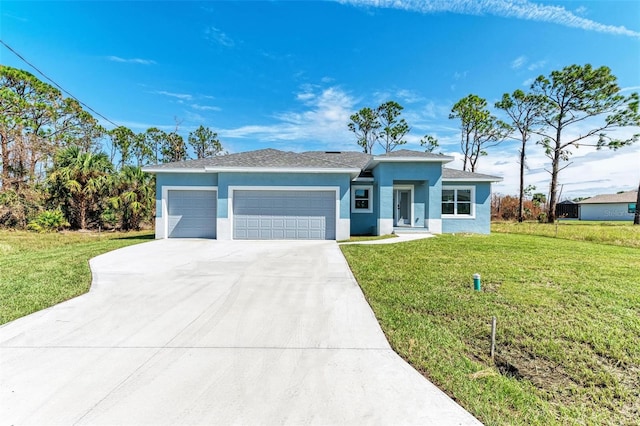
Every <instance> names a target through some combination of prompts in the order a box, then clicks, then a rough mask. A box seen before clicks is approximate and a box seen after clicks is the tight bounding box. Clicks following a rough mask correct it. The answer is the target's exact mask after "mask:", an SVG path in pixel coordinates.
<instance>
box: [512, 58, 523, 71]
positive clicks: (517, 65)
mask: <svg viewBox="0 0 640 426" xmlns="http://www.w3.org/2000/svg"><path fill="white" fill-rule="evenodd" d="M526 63H527V57H526V56H524V55H522V56H518V57H517V58H516V59H514V60H513V61H512V62H511V68H512V69H514V70H517V69H519V68H522V66H523V65H524V64H526Z"/></svg>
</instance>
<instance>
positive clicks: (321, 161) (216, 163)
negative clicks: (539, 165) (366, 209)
mask: <svg viewBox="0 0 640 426" xmlns="http://www.w3.org/2000/svg"><path fill="white" fill-rule="evenodd" d="M373 157H374V156H372V155H370V154H365V153H363V152H358V151H307V152H301V153H296V152H289V151H280V150H277V149H272V148H267V149H259V150H256V151H248V152H239V153H237V154H227V155H220V156H217V157H211V158H201V159H198V160H186V161H178V162H175V163H165V164H157V165H154V166H147V167H145V168H144V169H146V170H147V171H149V170H150V171H153V172H161V171H163V170H167V171H179V170H185V171H189V170H202V171H204V169H210V168H261V169H265V168H273V169H278V168H283V169H296V168H299V169H328V170H330V169H359V170H363V169H364V168H365V167H366V166H367V164H369V162H370V161H371V160H372V159H373ZM377 157H387V158H427V159H431V158H433V159H436V160H441V159H443V158H444V159H448V158H449V157H446V156H443V155H440V154H431V153H428V152H420V151H410V150H408V149H401V150H398V151H392V152H389V153H387V154H383V155H380V156H377ZM442 176H443V179H444V180H447V179H457V180H462V179H467V180H470V181H473V180H487V181H499V180H502V178H499V177H497V176H490V175H483V174H480V173H470V172H463V171H461V170H453V169H447V168H443V169H442Z"/></svg>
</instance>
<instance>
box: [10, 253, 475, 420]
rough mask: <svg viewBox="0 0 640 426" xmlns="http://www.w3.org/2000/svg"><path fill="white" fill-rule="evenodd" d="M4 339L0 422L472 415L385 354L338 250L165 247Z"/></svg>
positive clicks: (118, 257)
mask: <svg viewBox="0 0 640 426" xmlns="http://www.w3.org/2000/svg"><path fill="white" fill-rule="evenodd" d="M91 266H92V270H93V272H94V282H93V286H92V289H91V291H90V292H89V293H88V294H86V295H84V296H81V297H78V298H76V299H73V300H70V301H68V302H65V303H62V304H59V305H57V306H54V307H52V308H50V309H47V310H44V311H41V312H38V313H35V314H32V315H29V316H27V317H24V318H21V319H18V320H16V321H13V322H11V323H8V324H5V325H4V326H2V327H0V424H3V425H5V424H6V425H24V424H39V425H42V424H47V425H48V424H64V425H76V424H91V425H107V424H109V425H113V424H119V425H124V424H135V425H141V424H149V425H151V424H153V425H176V424H296V425H305V424H421V425H427V424H437V425H473V424H479V423H478V422H477V420H476V419H475V418H473V417H472V416H471V415H470V414H469V413H467V412H466V411H465V410H463V409H462V408H461V407H460V406H458V405H457V404H456V403H455V402H453V401H452V400H451V399H450V398H449V397H447V396H446V395H445V394H444V393H442V392H441V391H440V390H439V389H437V388H436V387H435V386H433V385H432V384H431V383H430V382H429V381H427V380H426V379H424V377H423V376H421V375H420V374H419V373H418V372H416V371H415V370H414V369H413V368H411V367H410V366H409V365H408V364H407V363H405V362H404V361H403V360H402V359H401V358H400V357H398V356H397V355H396V354H395V353H394V352H393V351H392V350H391V349H390V347H389V345H388V343H387V341H386V339H385V338H384V335H383V334H382V331H381V330H380V327H379V326H378V323H377V322H376V320H375V318H374V316H373V313H372V311H371V310H370V308H369V306H368V305H367V303H366V302H365V300H364V297H363V295H362V292H361V290H360V288H359V287H358V285H357V283H356V282H355V280H354V278H353V276H352V274H351V272H350V270H349V268H348V267H347V264H346V261H345V259H344V257H343V256H342V254H341V252H340V250H339V248H338V245H337V244H335V243H334V242H290V241H288V242H239V241H237V242H234V241H232V242H223V241H207V240H163V241H154V242H150V243H145V244H141V245H137V246H133V247H128V248H125V249H121V250H117V251H115V252H111V253H108V254H106V255H102V256H99V257H97V258H95V259H93V260H92V261H91Z"/></svg>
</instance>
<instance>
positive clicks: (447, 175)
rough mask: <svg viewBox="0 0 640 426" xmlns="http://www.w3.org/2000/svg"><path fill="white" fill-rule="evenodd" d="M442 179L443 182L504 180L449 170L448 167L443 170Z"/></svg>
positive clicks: (480, 174)
mask: <svg viewBox="0 0 640 426" xmlns="http://www.w3.org/2000/svg"><path fill="white" fill-rule="evenodd" d="M442 179H443V180H447V179H456V180H462V179H468V180H478V179H481V180H491V181H500V180H502V178H501V177H498V176H491V175H484V174H482V173H472V172H464V171H462V170H454V169H448V168H446V167H443V168H442Z"/></svg>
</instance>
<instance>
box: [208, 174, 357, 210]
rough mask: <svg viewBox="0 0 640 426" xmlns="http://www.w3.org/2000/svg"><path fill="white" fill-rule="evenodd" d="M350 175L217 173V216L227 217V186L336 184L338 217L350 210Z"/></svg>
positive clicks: (311, 185)
mask: <svg viewBox="0 0 640 426" xmlns="http://www.w3.org/2000/svg"><path fill="white" fill-rule="evenodd" d="M350 182H351V176H350V175H349V174H347V173H219V176H218V217H220V218H226V217H228V205H229V186H307V187H314V186H337V187H340V218H342V219H348V218H349V212H350V205H349V200H350V194H349V191H350V186H349V184H350Z"/></svg>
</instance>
